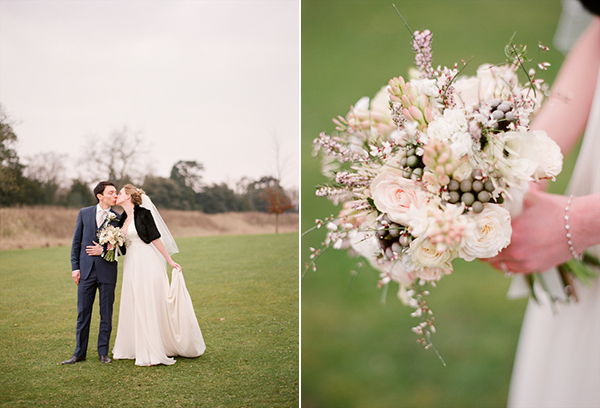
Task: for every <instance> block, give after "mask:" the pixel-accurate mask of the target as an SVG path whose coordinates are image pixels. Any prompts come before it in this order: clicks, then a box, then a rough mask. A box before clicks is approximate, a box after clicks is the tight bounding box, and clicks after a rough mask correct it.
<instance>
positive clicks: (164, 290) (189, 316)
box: [113, 222, 206, 366]
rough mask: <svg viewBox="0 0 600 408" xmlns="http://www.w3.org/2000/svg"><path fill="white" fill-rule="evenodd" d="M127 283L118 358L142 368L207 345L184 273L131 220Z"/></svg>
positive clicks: (194, 353) (198, 352) (117, 342)
mask: <svg viewBox="0 0 600 408" xmlns="http://www.w3.org/2000/svg"><path fill="white" fill-rule="evenodd" d="M126 234H127V252H126V254H125V259H124V264H123V286H122V289H121V305H120V308H119V323H118V326H117V336H116V339H115V346H114V348H113V358H114V359H116V360H120V359H135V364H136V365H138V366H148V365H155V364H166V365H170V364H174V363H175V362H176V361H175V359H174V358H172V357H173V356H182V357H198V356H200V355H202V353H204V350H205V348H206V347H205V345H204V339H203V337H202V333H201V331H200V327H199V325H198V320H197V319H196V315H195V314H194V307H193V305H192V300H191V298H190V295H189V293H188V291H187V289H186V287H185V281H184V279H183V274H182V273H181V272H178V271H177V270H173V272H172V279H171V285H169V278H168V276H167V269H166V262H165V260H164V258H163V257H162V255H161V254H160V252H158V250H157V249H156V248H155V247H154V245H152V244H146V243H144V242H143V241H142V240H141V239H140V237H139V236H138V234H137V231H136V229H135V222H131V224H129V227H128V230H127V231H126Z"/></svg>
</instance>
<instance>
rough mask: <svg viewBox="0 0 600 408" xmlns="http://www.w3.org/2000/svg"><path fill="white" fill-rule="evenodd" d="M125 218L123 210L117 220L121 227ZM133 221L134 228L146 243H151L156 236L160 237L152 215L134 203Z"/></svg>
mask: <svg viewBox="0 0 600 408" xmlns="http://www.w3.org/2000/svg"><path fill="white" fill-rule="evenodd" d="M126 219H127V213H126V212H124V213H123V215H122V216H121V220H120V221H119V227H122V226H123V224H124V223H125V220H126ZM133 222H134V223H135V229H136V231H137V233H138V235H139V236H140V239H141V240H142V241H143V242H145V243H146V244H149V243H151V242H152V241H154V240H155V239H157V238H160V232H158V228H157V227H156V223H155V222H154V217H152V212H150V210H148V209H146V208H144V207H140V206H139V205H136V206H134V207H133Z"/></svg>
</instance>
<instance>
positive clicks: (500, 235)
mask: <svg viewBox="0 0 600 408" xmlns="http://www.w3.org/2000/svg"><path fill="white" fill-rule="evenodd" d="M475 223H476V226H477V228H476V229H475V232H474V233H472V234H467V235H465V237H464V238H463V245H462V247H461V248H460V250H459V256H460V257H461V258H463V259H465V260H467V261H472V260H473V259H475V258H491V257H494V256H496V255H498V253H499V252H500V251H501V250H502V249H504V248H506V247H507V246H508V244H510V236H511V234H512V227H511V225H510V214H509V212H508V211H507V210H506V209H505V208H503V207H502V206H500V205H498V204H486V205H485V207H484V209H483V211H482V212H480V213H479V214H475Z"/></svg>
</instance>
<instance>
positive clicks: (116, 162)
mask: <svg viewBox="0 0 600 408" xmlns="http://www.w3.org/2000/svg"><path fill="white" fill-rule="evenodd" d="M84 149H85V154H84V156H83V158H82V160H81V161H80V164H81V166H82V168H83V170H85V171H86V172H87V177H86V178H88V179H93V180H99V179H106V180H111V181H113V182H115V183H118V184H122V183H125V182H135V183H138V184H141V182H142V181H143V176H144V174H143V172H142V171H141V170H140V169H141V167H142V163H141V158H142V157H144V156H145V155H146V154H147V153H148V151H147V147H145V145H144V143H143V140H142V137H141V132H140V131H131V130H130V129H129V128H128V127H127V126H123V127H122V128H120V129H115V130H113V131H112V132H111V133H110V135H109V136H108V137H106V138H98V137H97V136H89V137H88V139H87V142H86V145H85V148H84Z"/></svg>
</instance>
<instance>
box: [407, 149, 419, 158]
mask: <svg viewBox="0 0 600 408" xmlns="http://www.w3.org/2000/svg"><path fill="white" fill-rule="evenodd" d="M416 152H417V149H415V148H414V147H413V148H412V149H408V151H407V152H406V157H408V156H414V155H415V153H416Z"/></svg>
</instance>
